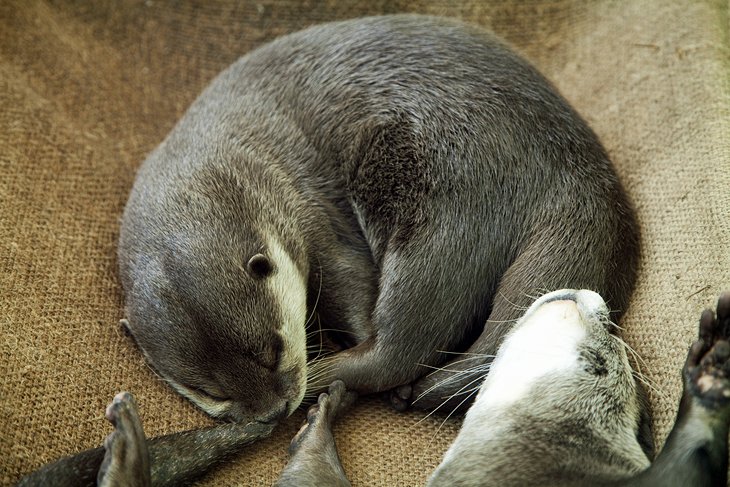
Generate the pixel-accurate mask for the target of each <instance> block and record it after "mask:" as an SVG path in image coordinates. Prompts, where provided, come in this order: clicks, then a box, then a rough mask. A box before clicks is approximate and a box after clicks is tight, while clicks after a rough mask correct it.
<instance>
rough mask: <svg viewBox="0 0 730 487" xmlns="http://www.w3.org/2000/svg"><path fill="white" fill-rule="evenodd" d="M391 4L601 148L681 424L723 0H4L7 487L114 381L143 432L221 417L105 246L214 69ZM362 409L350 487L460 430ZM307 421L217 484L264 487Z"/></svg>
mask: <svg viewBox="0 0 730 487" xmlns="http://www.w3.org/2000/svg"><path fill="white" fill-rule="evenodd" d="M401 11H412V12H423V13H431V14H440V15H448V16H456V17H461V18H464V19H467V20H470V21H473V22H476V23H479V24H481V25H484V26H490V27H492V28H493V29H494V30H495V31H496V32H497V33H499V34H501V35H502V36H504V37H505V38H506V39H508V40H509V41H511V42H512V43H513V44H514V45H515V46H517V48H518V49H520V50H521V51H522V52H523V53H525V54H526V55H527V56H528V57H529V58H531V59H532V60H533V61H534V62H535V63H536V65H537V66H538V67H539V68H540V69H541V70H542V71H543V72H544V73H545V74H546V75H547V76H548V77H549V78H551V79H552V80H553V81H554V82H555V83H556V84H557V86H558V87H559V88H560V89H561V91H562V92H563V93H564V94H565V96H566V97H567V98H568V99H569V100H570V101H571V102H573V103H574V105H575V106H576V107H577V108H578V110H579V111H580V112H581V113H582V114H583V115H584V116H585V117H586V118H587V119H588V121H589V122H590V123H591V125H592V126H593V128H594V129H595V130H596V132H597V133H598V134H599V136H600V137H601V138H602V140H603V142H604V144H605V145H606V147H607V149H608V151H609V152H610V154H611V156H612V158H613V160H614V161H615V163H616V166H617V168H618V171H619V173H620V175H621V177H622V179H623V181H624V182H625V184H626V187H627V188H628V190H629V192H630V194H631V196H632V198H633V200H634V202H635V204H636V207H637V210H638V214H639V220H640V223H641V227H642V232H643V251H642V260H641V271H640V276H639V283H638V288H637V290H636V293H635V295H634V298H633V301H632V304H631V307H630V310H629V312H628V314H627V315H626V317H625V319H624V321H623V326H624V327H625V328H626V339H627V341H628V342H629V343H630V344H631V345H632V346H633V347H634V348H635V349H636V350H637V352H638V353H639V354H640V355H641V357H643V359H642V361H641V364H640V366H641V370H642V372H643V373H644V374H645V375H646V377H647V380H648V381H649V382H650V383H651V384H652V393H651V399H652V405H653V408H654V413H655V423H656V436H657V439H658V440H659V441H660V442H661V441H662V440H663V439H664V438H665V436H666V434H667V432H668V428H669V426H670V423H671V421H672V420H673V417H674V414H675V410H676V402H677V398H678V395H679V389H680V375H679V370H680V367H681V364H682V362H683V359H684V356H685V352H686V348H687V346H688V344H689V343H690V342H691V340H692V338H693V336H694V334H695V324H696V321H697V317H698V313H699V311H700V310H701V309H702V308H703V307H705V306H708V305H710V304H712V303H713V302H714V300H715V298H716V296H717V295H718V293H719V292H720V291H721V290H722V289H727V288H730V162H729V159H730V78H729V76H730V71H728V67H729V64H730V62H729V61H728V52H730V37H729V32H728V30H729V29H728V25H729V24H728V6H727V3H726V2H723V1H722V0H720V1H717V2H699V1H695V0H684V1H674V2H665V1H663V0H654V1H642V2H633V1H630V0H627V1H614V2H598V3H590V2H585V1H583V0H575V1H561V0H551V1H546V2H539V1H528V2H521V1H517V0H515V1H513V2H510V1H508V2H486V3H485V2H481V1H472V2H469V1H466V2H449V1H446V0H436V1H433V2H429V1H416V2H413V1H408V2H405V1H403V2H386V1H376V2H365V1H346V2H343V1H315V2H305V3H300V2H297V1H295V0H289V1H287V0H279V1H273V0H262V1H260V2H241V3H237V4H235V5H234V4H232V3H231V4H227V3H218V2H205V3H203V2H201V3H200V4H187V3H181V2H172V3H169V4H168V3H164V2H158V1H146V2H141V1H139V2H133V1H128V2H122V3H116V2H115V3H107V2H71V1H60V2H26V1H23V0H18V1H7V0H3V1H2V2H0V291H1V293H2V294H1V297H0V327H2V341H1V343H0V482H2V484H3V485H7V484H11V483H13V482H14V481H15V480H17V479H18V478H19V477H20V476H21V475H22V474H24V473H27V472H29V471H30V470H33V469H35V468H37V467H38V466H39V465H41V464H42V463H44V462H48V461H51V460H53V459H55V458H57V457H59V456H61V455H65V454H68V453H71V452H74V451H77V450H80V449H85V448H89V447H92V446H98V445H100V444H101V442H102V440H103V438H104V436H105V435H106V434H107V433H108V432H109V431H110V426H109V425H108V424H107V422H106V421H105V420H104V418H103V411H104V407H105V405H106V404H107V402H108V401H109V400H110V399H111V398H112V396H113V395H114V394H115V393H116V392H117V391H120V390H128V391H131V392H133V393H134V394H135V395H136V396H137V398H138V401H139V403H140V404H141V410H142V416H143V420H144V426H145V429H146V431H147V433H148V434H150V435H158V434H162V433H168V432H172V431H177V430H182V429H187V428H194V427H198V426H201V425H206V424H210V423H211V421H210V420H209V419H207V418H206V417H205V416H204V415H203V414H202V413H200V412H199V411H197V410H196V409H195V408H194V407H193V406H191V405H190V404H189V403H188V402H186V401H184V400H183V399H181V398H180V397H179V396H178V395H177V394H175V393H173V392H172V390H171V389H169V388H168V387H166V386H165V385H164V384H163V383H162V382H161V381H159V380H158V379H157V378H156V377H155V376H154V374H153V373H152V372H151V371H150V370H149V369H148V368H147V367H146V366H145V364H144V362H143V360H142V358H141V355H140V353H139V352H138V351H137V350H136V349H135V347H134V345H133V344H132V341H131V340H130V339H129V337H127V336H125V335H124V334H123V333H122V332H121V330H120V328H119V326H118V325H117V322H118V320H119V319H120V318H121V317H122V296H121V293H120V287H119V282H118V279H117V272H116V264H115V250H116V241H117V236H118V223H119V216H120V214H121V211H122V208H123V205H124V202H125V200H126V196H127V194H128V191H129V189H130V186H131V184H132V181H133V177H134V172H135V168H136V167H137V166H138V165H139V163H140V162H141V161H142V160H143V158H144V157H145V154H146V153H148V152H149V151H150V150H151V149H152V148H153V147H154V146H155V145H156V144H157V143H159V142H160V141H161V139H162V138H163V137H164V135H165V134H166V133H167V132H168V131H169V130H170V128H171V127H172V125H173V124H174V123H175V121H176V120H177V119H178V118H179V117H180V116H181V115H182V113H183V111H184V110H185V108H186V107H187V105H188V104H189V103H190V102H191V101H192V100H193V99H194V97H195V96H196V95H197V94H198V93H199V92H200V90H201V89H202V88H203V87H204V86H205V84H206V83H207V82H208V81H209V80H210V79H211V78H212V77H213V76H214V75H215V74H216V73H217V72H218V71H220V70H221V69H222V68H224V67H225V66H226V65H228V64H229V63H230V62H232V61H233V60H234V59H236V58H237V57H238V56H240V55H241V54H243V53H245V52H247V51H248V50H250V49H251V48H253V47H255V46H257V45H259V44H261V43H263V42H265V41H267V40H270V39H272V38H273V37H275V36H277V35H280V34H284V33H287V32H290V31H293V30H296V29H299V28H302V27H304V26H307V25H310V24H313V23H317V22H323V21H328V20H334V19H343V18H348V17H355V16H360V15H366V14H378V13H393V12H401ZM423 416H424V415H423V414H422V413H418V412H412V413H408V414H397V413H395V412H393V411H391V410H390V409H389V407H388V406H387V405H386V404H385V403H384V401H383V400H382V399H379V398H371V399H367V400H364V401H361V402H360V403H359V404H358V405H357V406H356V407H355V408H354V410H353V411H352V413H351V414H350V415H349V416H348V417H347V418H346V419H344V420H343V421H342V422H341V423H340V425H339V427H338V429H337V439H338V442H339V449H340V453H341V455H342V457H343V461H344V466H345V469H346V471H347V472H348V474H349V476H350V478H351V479H352V482H353V485H356V486H357V485H359V486H371V485H373V486H375V485H386V486H393V485H404V486H410V485H419V484H422V483H423V482H424V480H425V479H426V477H427V475H428V474H429V472H430V471H431V470H432V469H433V468H434V467H435V466H436V465H437V463H438V462H439V459H440V457H441V455H442V454H443V452H444V450H445V449H446V447H447V446H448V444H449V442H450V440H451V439H453V437H454V435H455V433H456V431H457V428H458V423H457V422H455V421H447V422H445V424H442V422H443V418H433V417H432V418H428V419H425V420H423V421H420V422H419V420H421V419H422V418H423ZM300 421H301V415H299V416H297V417H296V418H292V419H290V420H289V421H288V422H287V423H286V424H285V425H284V426H283V427H281V428H280V429H279V430H278V431H277V432H276V433H275V434H274V435H273V437H271V438H270V439H269V440H266V441H264V442H262V443H259V444H257V445H255V446H254V447H253V448H251V449H250V450H248V451H247V452H246V453H244V454H243V455H242V456H241V457H240V459H238V460H237V461H234V462H231V463H230V464H228V465H227V466H225V467H224V468H223V469H222V470H221V471H219V472H218V473H217V474H216V475H214V476H213V477H211V478H209V479H208V480H207V481H206V484H207V485H231V484H234V483H236V484H239V485H270V484H271V483H272V481H273V480H274V479H275V478H276V476H277V474H278V472H279V471H280V469H281V468H282V466H283V465H284V463H285V461H286V448H287V445H288V442H289V439H290V437H291V436H292V435H293V433H294V432H295V430H296V428H297V426H298V424H299V422H300Z"/></svg>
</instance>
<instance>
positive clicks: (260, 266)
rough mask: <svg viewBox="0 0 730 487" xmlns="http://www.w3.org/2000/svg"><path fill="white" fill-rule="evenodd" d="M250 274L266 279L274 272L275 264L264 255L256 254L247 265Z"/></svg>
mask: <svg viewBox="0 0 730 487" xmlns="http://www.w3.org/2000/svg"><path fill="white" fill-rule="evenodd" d="M246 268H248V272H250V273H251V275H252V276H253V277H258V278H264V277H267V276H269V275H271V273H272V272H274V264H273V263H272V262H271V260H269V258H268V257H266V256H265V255H264V254H256V255H254V256H253V257H251V258H250V259H249V260H248V264H246Z"/></svg>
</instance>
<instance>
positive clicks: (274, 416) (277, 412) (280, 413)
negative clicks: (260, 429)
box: [258, 402, 289, 423]
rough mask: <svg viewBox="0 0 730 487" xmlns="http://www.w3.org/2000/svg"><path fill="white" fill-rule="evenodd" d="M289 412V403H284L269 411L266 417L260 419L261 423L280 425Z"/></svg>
mask: <svg viewBox="0 0 730 487" xmlns="http://www.w3.org/2000/svg"><path fill="white" fill-rule="evenodd" d="M288 411H289V403H288V402H282V403H281V404H279V406H278V407H276V408H274V409H272V410H271V411H269V413H268V414H267V415H266V416H263V417H261V418H259V419H258V421H259V422H261V423H278V422H279V421H281V420H282V419H284V418H286V415H287V412H288Z"/></svg>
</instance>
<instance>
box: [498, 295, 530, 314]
mask: <svg viewBox="0 0 730 487" xmlns="http://www.w3.org/2000/svg"><path fill="white" fill-rule="evenodd" d="M499 296H500V297H501V298H502V299H504V300H505V301H507V302H508V303H509V304H510V305H512V307H513V308H514V309H517V310H520V311H527V306H520V305H518V304H515V303H513V302H512V301H510V300H509V298H508V297H507V296H506V295H505V294H504V293H503V292H502V291H499Z"/></svg>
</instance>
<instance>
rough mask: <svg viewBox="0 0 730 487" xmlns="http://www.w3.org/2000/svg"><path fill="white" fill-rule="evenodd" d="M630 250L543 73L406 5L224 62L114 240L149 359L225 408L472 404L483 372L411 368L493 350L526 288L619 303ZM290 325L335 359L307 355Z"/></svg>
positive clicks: (619, 215) (631, 224)
mask: <svg viewBox="0 0 730 487" xmlns="http://www.w3.org/2000/svg"><path fill="white" fill-rule="evenodd" d="M637 254H638V232H637V228H636V223H635V219H634V215H633V212H632V209H631V207H630V204H629V202H628V201H627V198H626V196H625V194H624V191H623V189H622V187H621V185H620V183H619V181H618V178H617V177H616V175H615V173H614V170H613V168H612V166H611V164H610V162H609V159H608V157H607V155H606V153H605V151H604V149H603V148H602V147H601V145H600V143H599V141H598V139H597V138H596V136H595V135H594V134H593V132H592V131H591V130H590V129H589V128H588V127H587V125H586V124H585V122H584V121H583V120H582V119H581V118H580V117H579V115H578V114H576V113H575V112H574V111H573V110H572V109H571V108H570V107H569V105H568V104H567V102H566V101H565V100H564V99H563V98H562V97H561V96H560V95H559V94H558V93H557V92H556V90H555V89H554V88H553V87H552V86H551V85H550V83H549V82H547V81H546V80H545V79H544V78H543V77H542V76H541V75H540V74H539V73H538V72H537V71H536V70H535V69H534V68H533V67H531V66H530V65H529V64H528V63H527V62H526V61H524V60H523V59H521V58H520V57H518V56H517V55H516V54H514V53H513V52H512V51H511V50H510V49H509V48H508V47H506V46H505V45H504V44H502V43H501V42H500V41H498V40H497V39H495V38H494V37H493V36H492V35H491V34H490V33H488V32H486V31H484V30H482V29H479V28H477V27H473V26H468V25H465V24H462V23H459V22H456V21H451V20H444V19H437V18H431V17H421V16H408V15H405V16H389V17H373V18H365V19H358V20H352V21H346V22H338V23H332V24H324V25H321V26H316V27H313V28H310V29H307V30H304V31H302V32H298V33H294V34H291V35H288V36H285V37H282V38H280V39H278V40H275V41H274V42H272V43H269V44H266V45H264V46H262V47H260V48H258V49H256V50H255V51H253V52H251V53H250V54H248V55H246V56H244V57H243V58H241V59H240V60H239V61H237V62H236V63H234V64H233V65H232V66H231V67H229V68H228V69H227V70H225V71H224V72H222V73H221V74H220V75H219V76H218V77H217V78H216V79H215V80H214V81H213V82H212V83H211V84H210V86H209V87H208V88H207V89H206V90H205V91H204V92H203V93H202V94H201V95H200V97H199V98H198V99H197V100H196V101H195V102H194V103H193V105H192V106H191V107H190V109H189V110H188V112H187V113H186V114H185V116H184V117H183V118H182V119H181V120H180V122H179V123H178V124H177V126H176V127H175V128H174V130H173V131H172V132H171V133H170V134H169V135H168V137H167V138H166V139H165V140H164V142H163V143H162V144H161V145H160V146H159V147H158V148H157V149H156V150H155V151H154V152H153V153H152V154H151V155H150V156H149V158H148V159H147V160H146V161H145V163H144V164H143V165H142V167H141V168H140V171H139V173H138V176H137V179H136V182H135V184H134V188H133V190H132V193H131V195H130V198H129V202H128V204H127V207H126V209H125V212H124V217H123V222H122V227H121V236H120V242H119V264H120V273H121V278H122V283H123V286H124V289H125V293H126V310H127V316H128V321H129V328H130V330H131V331H132V333H133V335H134V336H135V338H136V340H137V342H138V344H139V345H140V347H141V348H142V350H143V351H144V353H145V355H146V357H147V359H148V360H149V362H150V363H151V364H152V365H153V366H154V367H155V368H156V369H157V370H158V372H159V373H160V374H162V375H163V376H164V377H165V378H166V379H167V380H168V382H169V383H170V384H171V385H172V386H173V387H174V388H175V389H177V390H178V391H179V392H181V393H182V394H183V395H185V396H186V397H188V398H190V399H191V400H193V401H194V402H195V403H196V404H197V405H198V406H200V407H201V408H203V409H204V410H205V411H207V412H208V413H210V414H212V415H214V416H225V417H230V418H234V419H236V420H239V421H247V420H251V419H254V420H257V421H273V420H276V419H277V418H279V417H281V416H282V415H284V414H288V413H291V412H292V411H293V410H294V409H295V408H296V407H297V406H298V405H299V404H300V403H301V401H302V398H303V396H304V394H305V390H307V389H309V390H310V392H311V391H317V390H318V389H320V388H321V387H326V386H327V385H328V384H330V383H331V382H332V381H333V380H335V379H342V380H343V381H344V382H345V384H346V385H347V387H348V388H349V389H353V390H356V391H358V392H361V393H370V392H376V391H384V390H388V389H391V388H394V387H397V386H401V385H404V384H405V385H407V384H410V383H413V387H410V386H407V387H403V388H400V389H399V393H398V395H397V397H396V402H398V403H399V404H401V403H405V404H408V403H410V401H411V400H412V399H413V398H415V397H419V401H417V403H416V405H420V406H421V407H424V408H431V407H435V406H437V405H439V404H440V403H441V402H442V400H443V398H444V397H449V396H451V397H452V399H451V400H450V401H449V403H448V404H447V406H446V407H447V408H449V409H454V408H456V407H457V405H458V404H468V401H467V399H468V398H467V399H465V398H464V397H459V395H458V393H459V392H460V391H461V390H463V389H464V386H465V385H466V384H469V383H471V382H472V381H474V379H475V377H480V376H481V374H483V373H482V372H475V374H476V376H475V375H474V374H471V373H463V374H457V375H456V376H455V377H454V378H450V376H449V373H448V372H440V373H437V374H434V375H431V376H429V377H426V378H422V377H423V376H424V375H425V372H426V371H427V368H426V367H427V366H435V365H439V364H443V363H444V362H445V359H446V357H447V356H446V355H444V353H443V352H450V351H464V350H468V351H469V352H470V353H473V354H475V355H471V356H472V357H475V359H474V360H471V361H465V362H462V363H459V364H456V363H455V364H452V365H449V368H451V369H452V370H453V371H456V370H461V369H472V368H474V366H475V365H478V363H479V362H486V361H488V360H489V359H488V358H482V357H483V356H491V355H494V354H495V352H496V350H497V349H498V347H499V345H500V343H501V340H502V337H503V336H504V335H505V334H506V333H507V332H508V331H509V330H510V328H511V326H512V324H513V323H514V321H515V320H516V319H517V318H519V316H520V313H521V311H520V307H521V306H524V305H526V304H528V303H529V300H530V298H529V296H530V295H534V294H538V293H539V292H540V291H539V290H541V289H558V288H576V289H580V288H588V289H594V290H596V291H597V292H599V293H601V294H602V295H603V296H605V297H606V298H607V299H608V301H609V302H610V303H611V307H612V309H617V310H624V309H625V308H626V306H627V304H628V296H629V294H630V292H631V290H632V287H633V283H634V279H635V267H636V262H637ZM616 317H617V316H614V318H616ZM308 319H309V322H308ZM308 323H310V324H311V326H312V327H313V328H315V329H316V328H317V327H320V328H322V329H330V330H331V329H334V330H338V331H339V332H340V333H339V337H340V338H339V339H340V341H341V343H342V344H343V346H344V348H345V350H343V351H341V352H338V353H335V354H334V355H332V356H330V357H327V358H326V359H322V360H317V361H316V362H315V363H310V364H309V365H308V364H307V354H306V351H307V345H306V333H307V332H306V326H307V324H308ZM476 354H482V355H476ZM477 369H478V367H477ZM419 379H420V380H419ZM445 379H448V380H445ZM414 381H415V382H414Z"/></svg>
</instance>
